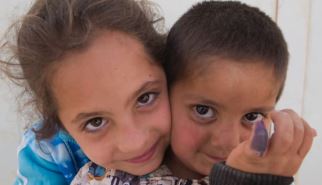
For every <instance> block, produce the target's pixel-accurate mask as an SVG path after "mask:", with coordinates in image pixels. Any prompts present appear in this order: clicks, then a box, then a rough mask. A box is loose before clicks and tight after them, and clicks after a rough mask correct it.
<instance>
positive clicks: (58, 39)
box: [1, 0, 165, 139]
mask: <svg viewBox="0 0 322 185" xmlns="http://www.w3.org/2000/svg"><path fill="white" fill-rule="evenodd" d="M150 5H151V3H149V2H147V1H141V2H135V1H134V0H36V2H35V3H34V4H33V6H32V7H31V9H30V10H29V12H28V13H27V14H26V15H25V16H24V17H23V18H22V20H21V21H19V22H17V23H16V24H14V26H13V28H15V30H16V33H15V35H14V41H13V43H11V42H9V41H8V42H6V43H5V44H4V45H3V46H2V48H1V50H2V51H4V50H5V48H8V47H10V48H11V51H12V52H11V53H12V56H13V57H12V58H11V59H10V60H6V62H2V64H6V68H5V72H6V73H7V74H9V76H10V77H11V78H12V79H14V80H15V81H17V80H18V81H20V82H25V84H26V85H25V86H24V87H25V91H26V92H27V93H28V94H31V98H32V100H31V101H32V102H34V103H35V106H36V108H37V110H38V111H39V113H40V114H41V116H42V119H43V124H42V127H41V128H40V129H39V130H35V132H36V134H37V138H38V139H43V138H49V137H51V136H52V135H53V134H55V133H56V132H57V130H58V129H59V128H62V124H61V122H60V120H59V117H58V111H57V105H56V102H55V98H54V96H53V93H52V91H51V84H50V81H51V76H52V68H53V65H54V64H56V63H57V62H59V60H60V59H61V57H63V56H64V55H65V54H66V53H68V52H70V51H75V50H77V51H80V50H82V49H84V48H86V47H87V46H88V44H89V42H90V41H91V40H93V38H94V37H95V36H97V33H99V32H100V31H102V30H103V31H105V30H106V31H119V32H123V33H126V34H128V35H130V36H132V37H134V38H136V39H137V40H138V41H139V42H140V43H142V45H143V46H144V48H145V50H146V52H147V53H148V54H149V56H150V57H151V58H152V59H153V60H154V61H156V62H158V64H160V65H161V62H162V61H163V57H162V56H163V49H164V40H165V39H164V36H163V35H162V34H161V33H159V32H158V31H156V27H155V22H156V21H158V20H157V19H160V17H157V16H158V14H157V13H156V11H155V9H152V6H150ZM156 18H157V19H156ZM106 44H108V43H106ZM5 55H8V53H5ZM12 67H14V68H12ZM16 67H18V69H20V71H21V73H17V70H16ZM21 84H23V83H21Z"/></svg>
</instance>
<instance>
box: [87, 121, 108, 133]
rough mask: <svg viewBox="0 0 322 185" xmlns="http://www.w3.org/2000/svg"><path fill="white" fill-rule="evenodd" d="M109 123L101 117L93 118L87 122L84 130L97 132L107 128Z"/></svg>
mask: <svg viewBox="0 0 322 185" xmlns="http://www.w3.org/2000/svg"><path fill="white" fill-rule="evenodd" d="M107 123H108V122H107V120H105V119H103V118H101V117H96V118H92V119H90V120H88V121H87V122H86V124H85V128H84V129H85V131H87V132H96V131H98V130H100V129H101V128H103V127H104V126H106V125H107Z"/></svg>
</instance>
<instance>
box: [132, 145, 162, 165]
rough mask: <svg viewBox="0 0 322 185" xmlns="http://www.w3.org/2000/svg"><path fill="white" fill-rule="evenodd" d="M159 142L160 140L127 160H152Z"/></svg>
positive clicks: (142, 161) (135, 161)
mask: <svg viewBox="0 0 322 185" xmlns="http://www.w3.org/2000/svg"><path fill="white" fill-rule="evenodd" d="M158 144H159V141H157V142H156V143H155V144H154V145H153V146H152V147H151V148H149V149H148V150H146V151H145V152H144V153H143V154H141V155H139V156H136V157H133V158H132V159H129V160H126V161H128V162H131V163H144V162H147V161H148V160H150V159H151V158H152V157H153V155H154V153H155V152H156V149H157V146H158Z"/></svg>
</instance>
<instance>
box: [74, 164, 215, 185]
mask: <svg viewBox="0 0 322 185" xmlns="http://www.w3.org/2000/svg"><path fill="white" fill-rule="evenodd" d="M71 184H72V185H161V184H162V185H208V184H209V178H208V177H204V178H202V179H199V180H196V179H193V180H189V179H181V178H178V177H175V176H173V174H172V173H171V171H170V170H169V168H168V167H167V166H165V165H162V166H160V167H159V168H158V169H157V170H155V171H154V172H151V173H149V174H147V175H144V176H134V175H130V174H128V173H126V172H122V171H118V170H111V169H105V168H102V167H100V166H98V165H96V164H95V163H93V162H89V163H87V164H86V165H85V166H83V167H82V168H81V169H80V171H79V172H78V173H77V175H76V176H75V178H74V180H73V181H72V183H71Z"/></svg>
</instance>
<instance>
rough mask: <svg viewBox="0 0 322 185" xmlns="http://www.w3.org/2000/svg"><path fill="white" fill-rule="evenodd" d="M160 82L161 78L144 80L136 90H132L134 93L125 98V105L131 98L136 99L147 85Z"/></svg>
mask: <svg viewBox="0 0 322 185" xmlns="http://www.w3.org/2000/svg"><path fill="white" fill-rule="evenodd" d="M160 83H162V81H161V80H149V81H146V82H144V83H143V84H142V85H141V86H140V87H139V88H138V89H137V90H136V91H134V93H132V96H130V97H129V98H128V99H127V100H126V102H125V106H128V105H129V104H130V103H131V101H132V100H133V99H136V98H137V97H138V96H139V94H141V93H142V92H143V91H145V90H147V89H148V88H149V87H151V86H154V85H157V84H160Z"/></svg>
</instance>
